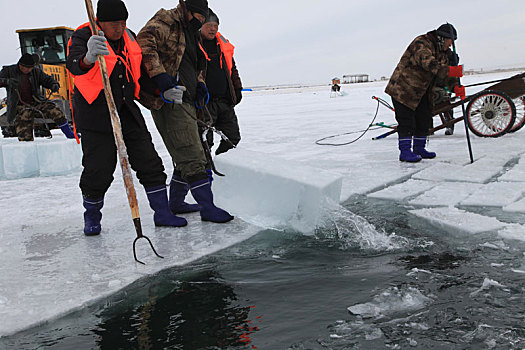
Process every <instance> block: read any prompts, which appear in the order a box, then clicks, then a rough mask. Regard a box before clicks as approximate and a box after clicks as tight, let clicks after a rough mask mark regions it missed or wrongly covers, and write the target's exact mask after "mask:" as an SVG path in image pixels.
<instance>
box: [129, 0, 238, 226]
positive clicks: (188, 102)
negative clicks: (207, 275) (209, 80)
mask: <svg viewBox="0 0 525 350" xmlns="http://www.w3.org/2000/svg"><path fill="white" fill-rule="evenodd" d="M207 16H208V2H207V1H206V0H186V1H182V0H181V1H179V5H178V6H177V7H176V8H174V9H170V10H165V9H161V10H159V11H158V12H157V13H156V14H155V15H154V16H153V18H151V19H150V20H149V21H148V23H146V25H145V26H144V28H142V29H141V30H140V32H139V34H138V35H137V42H138V43H139V45H140V47H141V48H142V57H143V62H144V66H145V67H146V72H147V74H148V75H149V77H151V78H152V80H153V81H154V83H155V84H154V85H153V86H150V88H149V89H147V88H146V87H144V89H142V90H141V95H140V102H141V103H142V104H143V105H144V106H145V107H147V108H149V109H150V110H151V114H152V116H153V120H154V122H155V125H156V127H157V129H158V131H159V133H160V135H161V136H162V139H163V141H164V144H165V145H166V148H167V149H168V152H169V153H170V155H171V158H172V160H173V163H174V167H175V169H174V171H173V176H172V179H171V185H170V208H171V210H172V211H173V212H174V213H183V212H189V211H195V210H200V216H201V219H202V220H204V221H212V222H217V223H224V222H228V221H230V220H232V219H233V216H231V215H230V214H229V213H228V212H227V211H225V210H223V209H221V208H218V207H216V206H215V204H214V203H213V193H212V190H211V181H210V177H209V175H208V173H207V172H206V163H207V161H206V156H205V154H204V150H203V147H202V144H201V140H200V137H199V131H198V126H197V109H196V103H197V104H201V103H202V104H204V103H205V102H206V100H207V98H208V89H207V87H206V84H205V83H204V76H203V70H204V68H205V65H206V59H205V56H204V52H203V51H202V50H201V48H200V45H199V43H200V34H199V29H200V28H201V26H202V24H203V23H204V21H205V19H206V17H207ZM188 190H190V191H191V194H192V195H193V198H194V199H195V200H196V201H197V203H198V207H196V206H195V205H190V204H188V203H185V202H184V198H185V197H186V194H187V193H188Z"/></svg>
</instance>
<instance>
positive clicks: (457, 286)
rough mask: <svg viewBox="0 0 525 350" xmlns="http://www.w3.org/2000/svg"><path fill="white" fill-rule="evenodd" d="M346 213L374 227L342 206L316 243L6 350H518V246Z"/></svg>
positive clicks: (140, 293) (280, 241)
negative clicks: (373, 227) (430, 349)
mask: <svg viewBox="0 0 525 350" xmlns="http://www.w3.org/2000/svg"><path fill="white" fill-rule="evenodd" d="M347 204H348V205H347V206H346V207H347V209H349V210H351V211H352V212H353V213H355V214H358V215H361V216H362V217H364V218H366V219H367V220H368V222H369V223H371V224H372V225H374V226H375V228H376V229H377V231H376V230H373V229H371V228H370V227H369V225H368V224H367V223H366V222H363V221H362V220H360V219H359V218H358V217H355V216H354V215H353V214H352V212H350V211H347V210H345V209H340V210H335V211H334V212H333V213H332V215H331V219H330V220H328V221H327V224H326V227H324V228H322V229H320V230H318V232H317V235H316V237H308V236H302V235H299V234H295V233H293V232H288V233H283V232H277V231H264V232H260V233H259V234H258V235H256V236H255V237H253V238H252V239H250V240H248V241H246V242H243V243H241V244H238V245H236V246H233V247H231V248H229V249H226V250H224V251H221V252H219V253H217V254H214V255H212V256H208V257H206V258H203V259H201V260H199V261H197V262H195V263H193V264H191V265H188V266H184V267H182V268H173V269H170V270H166V271H163V272H162V273H159V274H158V275H155V276H151V277H149V278H147V279H143V280H140V281H138V282H136V283H134V284H133V285H131V286H129V287H128V288H126V289H125V290H123V291H121V292H120V293H118V294H117V295H114V296H112V297H111V298H109V299H105V300H103V301H101V302H100V303H98V304H96V305H92V306H90V307H89V308H87V309H84V310H82V311H78V312H75V313H72V314H71V315H68V316H67V317H64V318H62V319H59V320H56V321H53V322H51V323H49V324H47V325H44V326H42V327H39V328H35V329H30V330H27V331H24V332H21V333H19V334H16V335H14V336H12V337H9V338H2V339H0V348H1V349H4V348H5V349H111V350H113V349H272V350H273V349H408V348H417V349H427V348H432V349H525V312H524V311H525V283H524V282H525V274H523V273H520V270H525V257H524V253H523V252H524V251H525V244H523V242H512V241H502V240H501V239H499V238H498V237H497V236H496V235H495V234H486V235H476V236H465V235H460V234H457V235H454V234H451V233H446V232H444V231H441V230H440V229H437V228H433V227H430V226H429V225H428V224H427V223H426V222H424V221H422V220H421V219H418V218H416V217H414V216H411V215H410V214H408V213H407V212H406V210H407V209H406V208H404V207H402V206H397V205H396V204H394V203H392V202H388V201H380V200H369V199H365V198H362V197H360V198H356V199H354V200H352V201H349V202H348V203H347ZM496 214H497V213H496ZM349 307H350V310H351V312H350V311H349V309H348V308H349ZM6 321H7V322H8V320H2V321H1V322H6Z"/></svg>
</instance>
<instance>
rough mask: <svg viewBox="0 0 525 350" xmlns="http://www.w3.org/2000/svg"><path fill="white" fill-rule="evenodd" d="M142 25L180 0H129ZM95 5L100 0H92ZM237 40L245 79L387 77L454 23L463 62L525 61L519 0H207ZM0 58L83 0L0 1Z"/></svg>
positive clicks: (69, 21) (250, 82) (9, 60)
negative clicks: (427, 36) (430, 35)
mask: <svg viewBox="0 0 525 350" xmlns="http://www.w3.org/2000/svg"><path fill="white" fill-rule="evenodd" d="M125 3H126V5H127V7H128V11H129V12H130V18H129V20H128V27H129V28H131V29H132V30H134V31H135V32H138V31H139V30H140V28H142V26H143V25H144V24H145V23H146V21H147V20H148V19H149V18H151V16H153V14H154V13H155V12H156V11H157V10H158V9H159V8H161V7H164V8H173V7H175V6H176V5H177V4H178V1H177V0H150V1H147V0H146V1H145V0H125ZM93 4H94V6H95V8H96V0H94V1H93ZM209 5H210V7H211V8H212V9H213V10H214V11H215V12H216V13H217V14H218V16H219V19H220V22H221V24H220V27H219V30H220V31H221V32H222V34H223V35H224V36H225V37H227V38H228V39H230V41H231V42H232V43H233V44H234V45H235V46H236V53H235V59H236V62H237V66H238V68H239V71H240V74H241V78H242V80H243V83H244V86H245V87H249V86H258V85H274V84H291V83H329V82H330V80H331V78H333V77H336V76H337V77H342V75H344V74H357V73H366V74H369V75H370V77H371V78H372V79H376V78H380V77H381V76H390V74H391V73H392V71H393V69H394V68H395V66H396V64H397V62H398V61H399V58H400V57H401V55H402V54H403V52H404V50H405V49H406V47H407V45H408V44H409V43H410V42H411V41H412V39H413V38H414V37H416V36H417V35H419V34H422V33H426V32H427V31H429V30H432V29H435V28H437V27H438V26H439V25H440V24H442V23H445V22H450V23H452V24H454V26H455V27H456V29H457V30H458V36H459V37H458V41H457V50H458V53H459V55H460V57H461V62H462V63H463V64H464V65H465V67H466V69H479V68H484V69H491V68H510V67H525V42H524V41H525V40H524V36H523V32H524V23H525V20H524V18H525V6H524V5H525V2H524V1H523V0H499V1H495V0H461V1H458V0H455V1H451V0H440V1H428V0H427V1H422V0H366V1H362V0H361V1H357V0H331V1H327V0H319V1H313V0H312V1H309V0H267V1H241V0H210V1H209ZM0 14H1V21H0V33H1V36H0V37H1V40H2V50H1V51H0V64H2V65H7V64H13V63H16V61H17V60H18V58H19V56H20V50H19V43H18V37H17V34H16V33H15V30H16V29H21V28H23V29H28V28H38V27H54V26H69V27H72V28H76V27H77V26H78V25H80V24H82V23H84V22H86V20H87V16H86V11H85V7H84V0H47V1H42V0H24V1H16V0H14V1H13V0H0Z"/></svg>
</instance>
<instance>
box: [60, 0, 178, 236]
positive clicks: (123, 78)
mask: <svg viewBox="0 0 525 350" xmlns="http://www.w3.org/2000/svg"><path fill="white" fill-rule="evenodd" d="M127 18H128V12H127V9H126V6H125V5H124V3H123V2H122V1H121V0H99V2H98V4H97V20H98V23H97V24H98V26H99V28H100V30H101V31H102V32H99V33H98V34H99V35H91V29H90V27H89V24H88V23H86V24H84V25H82V26H80V27H79V28H78V29H77V30H76V31H75V32H74V33H73V35H72V37H71V40H70V43H69V55H68V57H67V63H66V64H67V68H68V70H69V71H70V72H71V73H72V74H73V75H74V76H75V91H74V94H73V110H74V113H75V121H76V124H77V128H78V130H79V131H80V132H81V133H82V151H83V158H82V165H83V166H84V170H83V172H82V175H81V177H80V189H81V190H82V195H83V199H84V202H83V203H84V208H85V209H86V212H85V213H84V224H85V226H84V233H85V234H86V235H98V234H99V233H100V231H101V225H100V221H101V219H102V214H101V212H100V210H101V209H102V206H103V204H104V195H105V193H106V191H107V190H108V188H109V186H110V185H111V182H112V181H113V173H114V171H115V168H116V165H117V148H116V145H115V139H114V136H113V132H112V130H113V129H112V126H111V118H110V114H109V110H108V105H107V101H106V97H105V94H104V92H103V88H104V87H103V84H102V78H101V73H100V67H99V65H98V62H97V57H98V55H104V56H105V59H106V65H107V68H108V74H109V80H110V83H111V90H112V92H113V97H114V100H115V104H116V106H117V110H118V115H119V118H120V124H121V126H122V134H123V137H124V142H125V144H126V148H127V153H128V157H129V162H130V165H131V168H132V169H133V170H135V171H136V173H137V178H138V179H139V182H140V183H141V184H142V185H143V186H144V188H145V189H146V194H147V196H148V200H149V204H150V206H151V208H152V209H153V210H154V212H155V214H154V217H153V219H154V222H155V225H156V226H174V227H181V226H185V225H187V221H186V219H184V218H181V217H177V216H175V215H173V214H172V213H171V211H170V210H169V207H168V197H167V190H166V174H165V173H164V166H163V164H162V160H161V159H160V157H159V155H158V154H157V151H156V150H155V148H154V146H153V142H152V140H151V135H150V133H149V131H148V129H147V127H146V123H145V121H144V118H143V117H142V114H141V112H140V109H139V107H138V106H137V105H136V104H135V102H134V99H135V98H138V94H139V89H140V84H139V79H140V76H141V74H140V72H141V61H142V53H141V50H140V47H139V46H138V44H137V43H136V41H135V35H134V33H132V32H131V31H130V30H129V29H128V28H127V27H126V20H127Z"/></svg>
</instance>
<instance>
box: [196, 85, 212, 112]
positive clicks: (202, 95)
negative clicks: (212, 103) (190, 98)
mask: <svg viewBox="0 0 525 350" xmlns="http://www.w3.org/2000/svg"><path fill="white" fill-rule="evenodd" d="M209 99H210V95H209V93H208V88H207V87H206V84H204V83H203V82H199V83H198V84H197V91H196V92H195V102H196V103H197V105H200V106H203V105H206V104H208V101H209Z"/></svg>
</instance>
